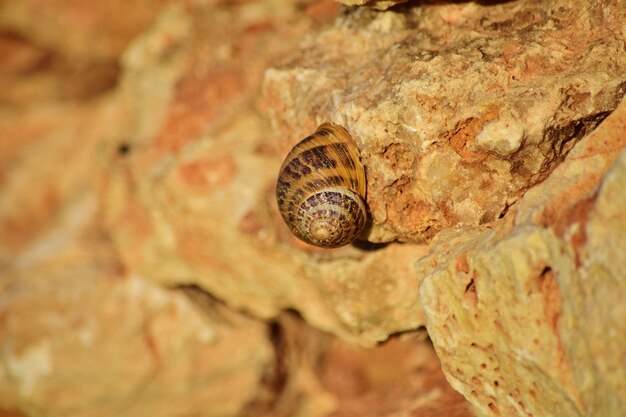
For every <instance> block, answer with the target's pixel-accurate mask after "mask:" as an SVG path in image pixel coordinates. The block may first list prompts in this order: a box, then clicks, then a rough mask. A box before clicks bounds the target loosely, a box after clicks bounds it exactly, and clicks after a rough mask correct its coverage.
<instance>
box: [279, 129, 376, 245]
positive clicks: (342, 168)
mask: <svg viewBox="0 0 626 417" xmlns="http://www.w3.org/2000/svg"><path fill="white" fill-rule="evenodd" d="M365 192H366V183H365V169H364V168H363V165H362V164H361V162H360V160H359V150H358V148H357V146H356V143H355V142H354V140H353V139H352V137H351V136H350V134H349V133H348V132H347V131H346V129H344V128H343V127H341V126H339V125H336V124H331V123H324V124H322V125H321V126H320V127H318V128H317V131H316V132H315V133H314V134H312V135H311V136H308V137H306V138H305V139H303V140H302V141H301V142H299V143H298V144H297V145H296V146H294V148H293V149H292V150H291V152H289V154H288V155H287V157H286V158H285V161H284V162H283V165H282V167H281V168H280V172H279V174H278V182H277V184H276V198H277V200H278V209H279V210H280V214H281V215H282V216H283V219H284V220H285V222H286V223H287V225H288V226H289V228H290V229H291V232H292V233H293V234H294V235H295V236H296V237H298V238H299V239H301V240H303V241H305V242H307V243H309V244H311V245H315V246H320V247H323V248H336V247H340V246H344V245H347V244H348V243H350V242H352V241H353V240H354V239H355V238H356V237H357V236H359V234H361V232H362V231H363V229H364V227H365V223H366V220H367V210H366V208H365Z"/></svg>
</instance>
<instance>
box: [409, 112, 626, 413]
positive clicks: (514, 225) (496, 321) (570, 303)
mask: <svg viewBox="0 0 626 417" xmlns="http://www.w3.org/2000/svg"><path fill="white" fill-rule="evenodd" d="M625 128H626V102H623V103H622V104H621V106H620V107H619V108H618V109H617V110H616V111H615V113H613V114H612V115H611V116H609V118H608V119H606V120H605V122H604V123H603V124H602V125H600V127H599V128H598V129H597V130H596V131H594V132H593V133H592V134H591V135H589V136H588V137H585V138H584V139H583V140H582V141H581V143H579V144H578V145H577V146H576V147H575V148H574V150H573V151H572V152H571V153H570V155H569V157H568V159H567V160H566V161H565V162H564V164H563V165H561V166H559V167H558V168H557V170H556V171H555V172H553V174H552V176H550V177H548V179H547V180H546V181H545V182H544V183H542V184H541V185H539V186H537V187H536V188H535V189H533V190H532V192H530V193H529V194H527V197H526V196H525V197H524V198H523V199H522V200H521V201H520V202H519V209H520V211H519V212H518V213H516V214H517V216H515V217H513V218H512V220H511V221H507V222H504V223H503V224H501V225H500V226H498V227H496V228H494V229H492V230H485V231H484V232H482V233H479V234H478V235H477V236H474V237H473V238H471V239H468V240H467V241H465V242H462V243H459V244H456V245H450V246H448V247H443V246H440V247H438V248H435V249H434V250H433V253H432V254H431V255H430V256H429V257H427V258H425V259H423V260H421V261H420V262H419V263H418V273H419V274H420V275H423V276H424V280H423V281H422V285H421V287H420V291H421V300H422V304H423V306H424V309H425V311H426V315H427V322H428V324H427V327H428V331H429V334H430V336H431V338H432V340H433V342H434V344H435V347H436V349H437V352H438V355H439V358H440V359H441V361H442V366H443V367H444V370H445V372H446V375H447V377H448V379H449V380H450V382H451V384H452V385H453V386H454V387H455V389H457V390H458V391H459V392H461V393H463V395H465V397H466V398H467V399H468V400H469V401H471V402H472V404H473V406H474V409H475V411H476V412H477V414H478V415H481V416H494V415H507V416H527V415H540V416H597V415H607V416H609V415H619V413H620V412H621V410H624V408H625V407H626V379H625V378H624V374H623V358H624V355H625V354H626V327H625V325H624V323H626V306H625V305H624V303H623V300H624V296H625V295H626V285H625V284H624V282H623V279H622V277H623V275H624V273H623V271H624V269H625V268H626V255H625V253H624V251H623V250H622V249H623V248H624V247H625V246H624V245H625V244H626V242H624V241H623V240H624V236H626V235H625V233H626V211H624V207H625V205H624V204H625V203H626V202H625V201H624V197H623V192H622V191H619V190H623V187H624V183H625V182H626V150H624V149H626V138H625V137H624V131H625ZM620 150H621V152H620ZM618 155H619V157H618ZM616 158H617V159H616ZM524 219H526V220H525V221H524Z"/></svg>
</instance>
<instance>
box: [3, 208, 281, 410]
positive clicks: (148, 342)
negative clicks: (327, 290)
mask: <svg viewBox="0 0 626 417" xmlns="http://www.w3.org/2000/svg"><path fill="white" fill-rule="evenodd" d="M92 211H93V210H92ZM68 233H69V231H68ZM79 235H81V237H80V238H76V240H74V241H70V242H69V243H67V244H65V245H62V246H61V247H59V248H56V249H50V248H49V249H48V250H47V251H41V250H39V251H36V250H35V251H30V252H25V253H22V254H21V255H20V258H19V259H16V262H15V264H14V265H13V267H11V268H9V269H8V270H7V269H4V270H2V279H1V280H0V318H1V319H0V410H16V413H17V410H19V412H20V413H24V415H29V416H30V415H32V416H35V415H37V416H68V415H90V416H113V415H119V416H149V415H173V414H178V413H185V414H189V413H195V412H197V411H198V410H202V413H203V415H207V416H225V415H236V414H238V413H239V412H241V410H243V409H244V407H245V406H246V405H247V404H248V403H249V402H251V401H252V400H253V399H254V398H255V397H256V396H257V395H258V393H259V390H260V389H261V388H262V385H261V383H260V382H261V379H262V376H263V374H264V372H265V369H266V368H267V366H268V365H269V364H270V363H271V361H272V360H273V354H274V351H273V349H272V346H271V342H270V341H269V340H268V339H267V338H266V326H265V324H264V323H262V322H260V321H257V320H253V319H250V318H247V317H244V316H241V315H239V314H236V313H234V312H232V311H230V310H228V309H226V308H225V307H224V306H223V305H222V304H221V303H219V302H216V301H215V300H214V299H210V298H209V299H207V298H206V297H207V296H204V301H203V302H202V303H200V304H198V303H196V302H194V301H192V299H190V298H189V297H188V296H187V295H186V294H185V291H184V290H182V289H168V288H163V287H158V286H155V285H154V284H151V283H149V282H148V281H146V280H145V279H144V278H143V277H140V276H137V275H129V274H127V273H126V271H125V269H124V267H123V265H121V264H119V261H118V260H117V257H116V256H115V253H114V252H113V251H112V247H111V246H110V242H109V241H108V239H106V236H105V235H103V234H101V233H98V232H97V231H90V232H85V231H84V227H83V231H82V232H81V233H79ZM48 244H49V246H52V247H53V248H54V242H48ZM186 291H190V290H186ZM207 310H208V312H209V314H207Z"/></svg>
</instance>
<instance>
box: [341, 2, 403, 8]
mask: <svg viewBox="0 0 626 417" xmlns="http://www.w3.org/2000/svg"><path fill="white" fill-rule="evenodd" d="M337 1H339V2H340V3H343V4H345V5H347V6H367V7H372V8H374V9H378V10H386V9H388V8H390V7H393V6H395V5H397V4H402V3H406V2H407V1H408V0H337Z"/></svg>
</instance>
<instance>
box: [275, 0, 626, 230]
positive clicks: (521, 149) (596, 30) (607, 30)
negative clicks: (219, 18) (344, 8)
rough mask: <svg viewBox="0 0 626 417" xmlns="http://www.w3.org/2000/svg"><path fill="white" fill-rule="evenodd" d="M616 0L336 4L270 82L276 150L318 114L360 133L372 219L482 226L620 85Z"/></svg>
mask: <svg viewBox="0 0 626 417" xmlns="http://www.w3.org/2000/svg"><path fill="white" fill-rule="evenodd" d="M624 19H626V8H624V7H623V4H622V3H621V2H620V1H610V2H603V3H601V5H600V3H598V2H594V1H576V2H571V1H556V2H550V3H549V4H547V3H545V2H541V1H535V0H526V1H515V2H501V3H492V2H489V3H486V4H477V3H474V2H463V3H459V4H457V3H454V4H440V3H437V4H424V5H416V6H415V7H405V8H403V10H402V12H396V11H385V12H377V11H373V10H367V9H362V8H359V9H355V10H350V11H349V12H347V13H344V14H343V15H342V16H341V17H340V19H339V21H338V23H337V24H336V25H335V26H334V27H333V28H331V29H329V30H327V31H324V32H321V33H320V34H319V35H318V36H317V37H315V38H313V39H311V40H309V41H307V42H306V44H305V45H303V47H302V48H301V49H300V50H299V52H298V53H296V54H295V55H294V56H292V57H291V58H290V60H289V61H288V62H287V63H286V64H284V65H281V66H277V67H276V68H273V69H271V70H269V71H268V72H267V75H266V80H265V85H264V92H265V96H266V102H267V106H268V112H269V115H270V117H271V120H272V125H273V127H274V128H275V129H276V131H277V132H278V134H279V138H280V141H281V142H280V143H281V147H282V149H283V152H284V153H286V152H287V150H288V149H289V148H290V147H291V146H292V145H293V144H295V143H296V142H297V141H298V140H299V139H301V138H302V137H304V136H306V135H308V134H310V133H312V132H313V130H314V128H315V126H316V125H317V124H319V123H320V122H323V121H333V122H337V123H339V124H341V125H343V126H344V127H346V128H347V129H348V131H349V132H350V133H351V134H352V135H353V136H354V137H355V139H356V141H357V142H358V145H359V147H360V150H361V155H362V160H363V162H364V164H365V167H366V171H367V180H368V189H367V201H368V205H369V208H370V211H371V214H372V217H373V223H374V224H373V227H372V229H371V230H369V231H368V232H367V233H366V234H365V236H364V237H365V238H367V240H370V241H374V242H388V241H392V240H401V241H412V242H425V241H428V240H430V239H431V238H432V237H433V236H434V235H435V234H436V233H437V232H439V231H441V230H445V229H447V228H451V227H456V226H475V225H479V224H485V223H489V222H491V221H493V220H496V219H497V218H498V217H500V216H501V215H503V214H504V213H505V212H506V211H507V210H508V208H509V207H510V206H511V205H512V204H514V203H515V201H517V200H518V199H519V198H520V197H521V196H522V195H523V194H524V192H525V191H526V190H528V189H529V188H530V187H532V186H533V185H534V184H536V183H538V182H540V181H542V180H543V179H545V178H546V177H547V176H548V175H549V173H550V172H551V171H552V170H553V169H554V167H556V166H557V165H558V164H559V162H560V161H562V159H563V158H564V157H565V155H567V152H569V150H570V149H571V148H572V146H574V144H575V143H576V142H577V141H578V140H579V139H580V138H582V137H583V136H584V135H585V134H586V133H588V132H589V131H591V130H592V129H593V128H594V127H595V126H596V125H597V124H598V123H599V122H600V121H602V119H603V118H604V117H606V115H607V114H608V113H609V112H610V111H612V110H613V109H614V108H615V107H616V106H617V103H618V102H619V101H620V99H621V98H622V96H623V95H624V92H625V89H626V77H625V76H624V71H623V70H622V68H624V67H626V52H625V48H624V41H625V40H624V36H623V33H622V32H621V29H620V28H621V26H622V22H623V21H624Z"/></svg>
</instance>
